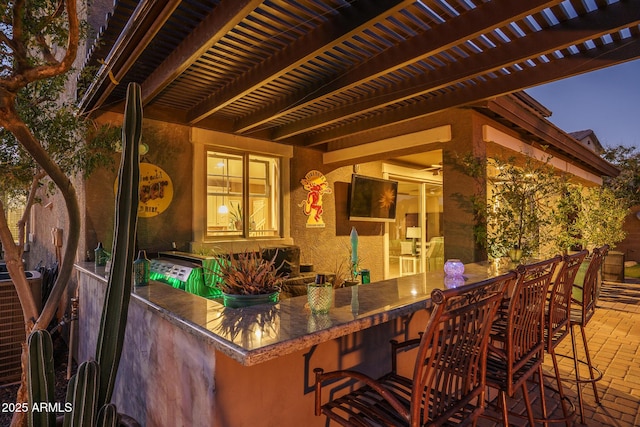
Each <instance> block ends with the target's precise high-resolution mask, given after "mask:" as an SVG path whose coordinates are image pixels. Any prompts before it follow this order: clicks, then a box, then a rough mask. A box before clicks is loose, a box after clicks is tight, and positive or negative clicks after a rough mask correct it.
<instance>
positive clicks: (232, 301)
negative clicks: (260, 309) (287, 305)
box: [222, 292, 280, 308]
mask: <svg viewBox="0 0 640 427" xmlns="http://www.w3.org/2000/svg"><path fill="white" fill-rule="evenodd" d="M279 299H280V292H273V293H270V294H257V295H236V294H225V293H224V292H223V293H222V304H223V305H224V306H225V307H229V308H240V307H249V306H252V305H260V304H272V303H276V302H278V300H279Z"/></svg>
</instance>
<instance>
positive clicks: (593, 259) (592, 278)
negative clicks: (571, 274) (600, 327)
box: [572, 245, 609, 326]
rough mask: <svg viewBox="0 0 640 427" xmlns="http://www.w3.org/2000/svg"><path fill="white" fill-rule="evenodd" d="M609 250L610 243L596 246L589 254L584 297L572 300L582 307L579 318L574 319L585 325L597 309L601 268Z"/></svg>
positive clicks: (584, 282) (583, 290)
mask: <svg viewBox="0 0 640 427" xmlns="http://www.w3.org/2000/svg"><path fill="white" fill-rule="evenodd" d="M607 252H609V245H603V246H601V247H599V248H594V249H593V250H592V251H591V255H590V256H589V266H588V267H587V272H586V273H585V275H584V281H583V283H582V299H581V300H575V299H574V300H572V303H573V304H574V305H577V306H578V307H579V308H580V310H579V311H580V316H579V319H572V320H573V321H576V320H577V321H579V322H580V323H581V324H582V325H583V326H586V325H587V323H589V320H590V319H591V317H592V316H593V314H594V313H595V311H596V303H597V292H598V281H599V280H600V278H601V272H600V268H601V267H602V261H603V259H604V257H605V256H606V255H607Z"/></svg>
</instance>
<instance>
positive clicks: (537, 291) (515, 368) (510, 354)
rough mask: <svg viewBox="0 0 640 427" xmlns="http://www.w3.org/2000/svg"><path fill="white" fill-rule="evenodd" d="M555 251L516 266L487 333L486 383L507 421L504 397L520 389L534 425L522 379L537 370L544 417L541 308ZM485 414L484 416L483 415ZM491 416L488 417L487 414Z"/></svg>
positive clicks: (503, 418) (524, 382) (553, 267)
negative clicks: (509, 290)
mask: <svg viewBox="0 0 640 427" xmlns="http://www.w3.org/2000/svg"><path fill="white" fill-rule="evenodd" d="M561 260H562V257H560V256H559V255H558V256H556V257H554V258H551V259H548V260H544V261H540V262H537V263H533V264H528V265H520V266H518V268H517V273H518V279H517V281H516V284H515V287H514V289H513V292H512V293H511V295H510V296H509V298H508V300H507V301H506V304H503V306H502V307H501V310H500V311H499V312H498V316H497V318H496V320H495V321H494V324H493V326H492V328H491V333H490V336H489V347H488V348H489V354H488V357H487V386H488V387H490V388H493V389H495V390H497V391H498V405H499V406H500V407H501V412H502V420H499V419H494V421H498V422H500V421H501V422H502V423H503V424H504V425H505V426H508V425H509V414H508V412H509V411H508V408H507V397H513V396H514V395H515V393H516V391H517V390H518V389H520V388H521V389H522V394H523V398H524V402H525V405H526V408H527V418H528V420H529V423H530V425H532V426H533V425H534V417H533V410H532V408H531V401H530V399H529V392H528V390H527V385H526V382H527V380H529V379H530V378H532V377H533V376H534V374H535V373H536V372H537V373H538V378H539V380H540V401H541V404H542V414H543V418H546V403H545V399H544V382H543V379H542V362H543V359H544V347H545V342H544V325H545V322H544V314H545V313H544V312H545V305H546V304H545V303H546V300H547V293H548V291H549V285H550V284H551V279H552V278H553V273H554V271H555V268H556V266H557V265H558V263H559V262H560V261H561ZM487 417H488V416H487ZM488 418H492V417H488Z"/></svg>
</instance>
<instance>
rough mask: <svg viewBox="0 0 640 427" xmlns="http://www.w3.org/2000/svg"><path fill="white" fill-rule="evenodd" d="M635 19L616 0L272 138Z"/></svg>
mask: <svg viewBox="0 0 640 427" xmlns="http://www.w3.org/2000/svg"><path fill="white" fill-rule="evenodd" d="M634 21H635V22H640V9H637V8H634V7H633V6H631V5H628V4H626V3H618V4H617V6H616V8H615V9H614V8H612V9H609V10H608V11H607V13H605V12H603V11H595V12H591V13H590V14H589V19H587V18H584V17H583V19H577V18H576V19H574V20H571V21H567V22H565V23H563V24H560V25H558V26H557V28H553V29H550V30H546V31H539V32H538V33H536V34H534V35H532V36H529V37H527V38H520V39H518V40H514V41H513V42H512V43H510V44H509V45H504V46H502V47H497V48H495V49H494V50H493V51H492V52H491V55H490V56H488V55H484V56H480V57H477V55H476V56H474V57H470V58H467V59H462V60H460V61H458V62H455V63H451V64H450V65H449V66H448V67H446V68H441V69H439V70H436V71H435V72H432V73H429V74H428V75H423V76H419V77H417V78H414V79H409V80H406V81H405V82H403V83H402V84H398V85H396V86H395V87H394V88H393V90H391V91H389V92H387V93H384V92H380V93H377V94H376V95H375V97H370V98H369V99H366V100H365V99H362V100H359V101H358V102H354V103H352V104H350V105H348V106H344V107H340V108H336V109H334V110H331V111H329V112H327V113H324V114H320V115H315V116H313V117H311V118H308V119H305V120H299V121H297V122H295V123H292V124H290V125H287V126H286V127H285V128H281V129H278V130H277V131H276V132H275V133H274V135H273V138H274V140H280V139H284V138H288V137H291V136H293V135H296V134H298V133H301V132H305V131H306V130H307V129H316V128H319V127H321V126H323V125H324V124H325V123H328V122H333V121H335V120H339V119H340V118H343V117H347V116H349V115H354V114H359V113H361V112H362V111H367V110H371V109H377V108H380V107H381V106H384V105H389V104H392V103H394V102H397V101H399V100H402V99H406V98H409V97H412V96H415V95H418V94H422V93H426V92H430V91H433V90H436V89H439V88H443V87H447V86H449V85H451V84H456V83H461V82H464V81H465V80H468V79H470V78H473V77H475V76H477V75H481V74H484V73H487V72H492V71H496V70H499V69H500V68H502V67H505V66H509V65H511V64H513V63H517V62H519V61H522V60H524V59H526V58H531V57H538V56H540V55H542V54H544V53H547V52H551V51H553V50H554V49H557V47H558V46H562V44H567V43H571V44H573V43H574V42H575V40H590V39H592V38H594V37H597V36H599V35H601V34H605V33H608V32H611V31H612V29H616V28H620V27H624V26H627V25H629V23H630V22H634Z"/></svg>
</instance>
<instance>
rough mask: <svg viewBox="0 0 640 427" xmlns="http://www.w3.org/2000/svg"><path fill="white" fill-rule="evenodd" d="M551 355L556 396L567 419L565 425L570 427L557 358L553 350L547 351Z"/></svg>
mask: <svg viewBox="0 0 640 427" xmlns="http://www.w3.org/2000/svg"><path fill="white" fill-rule="evenodd" d="M549 354H551V361H552V362H553V372H554V374H555V375H556V384H557V385H558V395H559V396H560V404H561V405H562V413H563V414H564V417H565V418H567V420H566V421H565V424H566V425H567V427H571V423H570V422H569V420H568V417H569V410H568V409H567V402H566V401H565V396H564V389H563V388H562V380H561V379H560V368H559V367H558V358H557V357H556V352H555V350H554V349H550V350H549Z"/></svg>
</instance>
